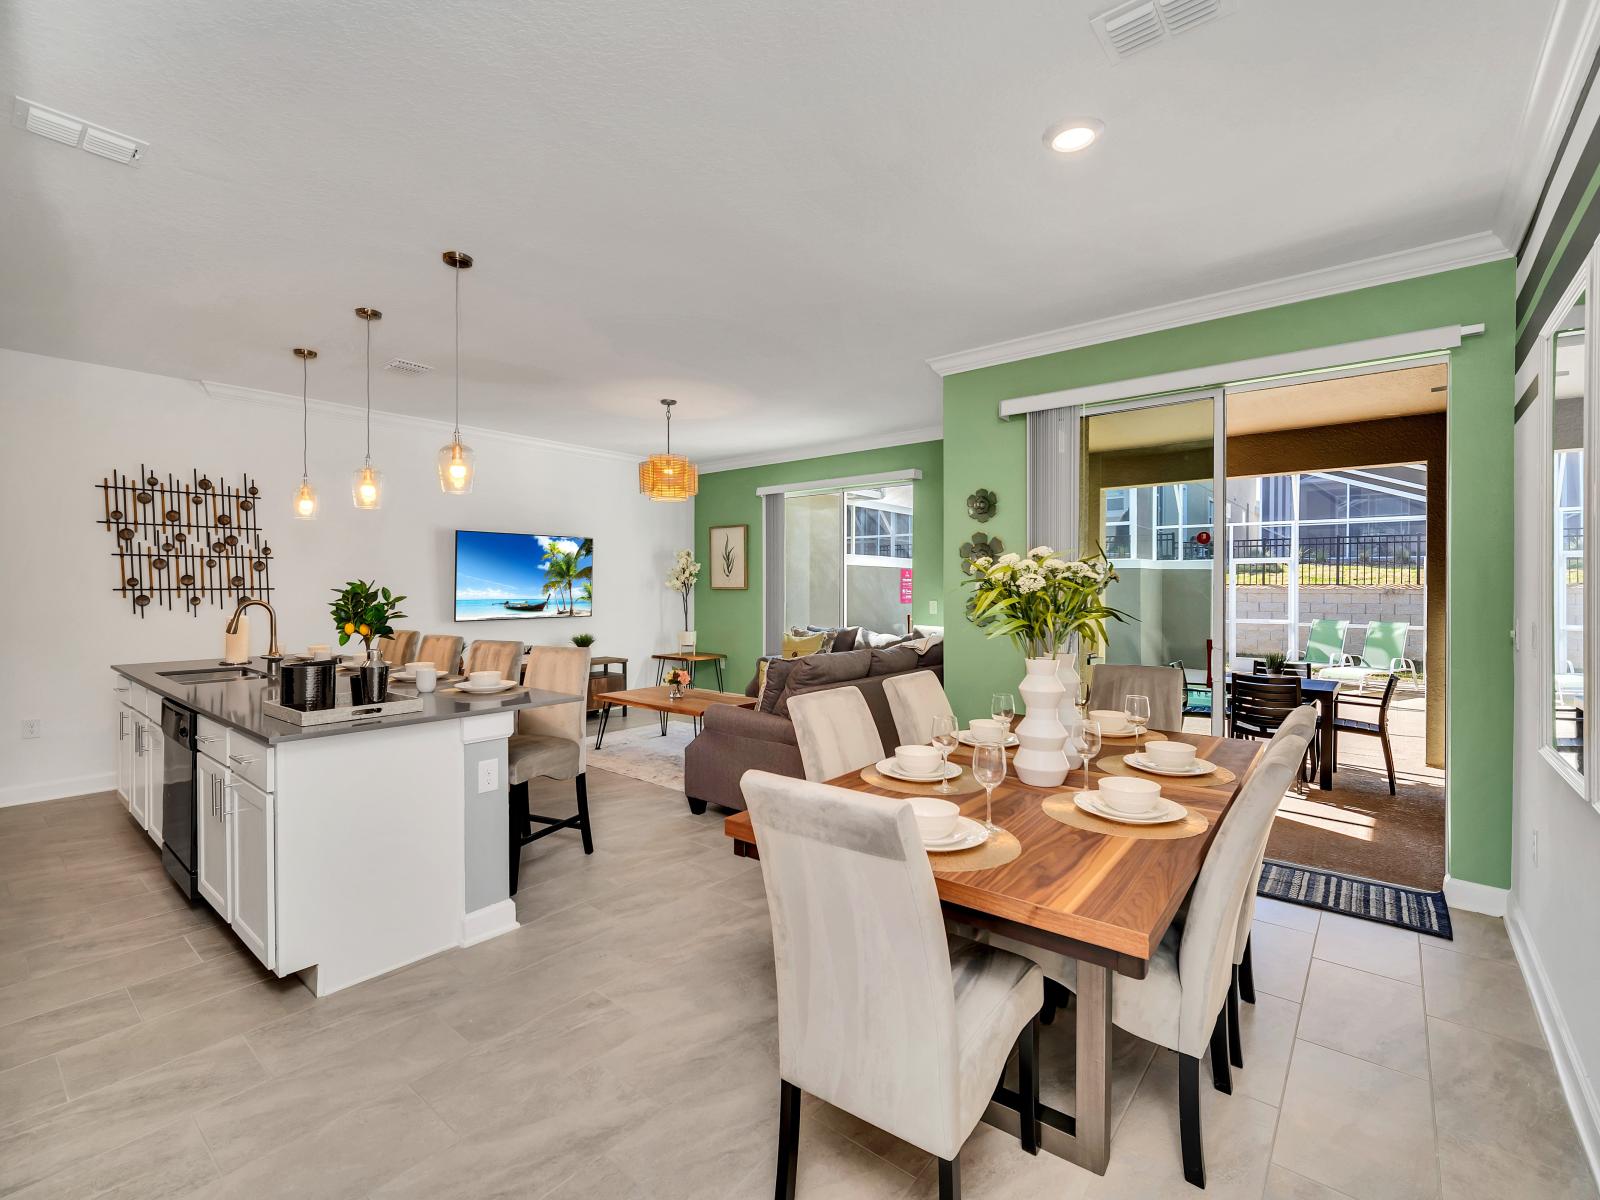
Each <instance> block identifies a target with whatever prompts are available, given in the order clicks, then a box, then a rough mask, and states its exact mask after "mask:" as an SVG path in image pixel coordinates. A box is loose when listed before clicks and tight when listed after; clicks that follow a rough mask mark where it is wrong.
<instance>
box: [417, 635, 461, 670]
mask: <svg viewBox="0 0 1600 1200" xmlns="http://www.w3.org/2000/svg"><path fill="white" fill-rule="evenodd" d="M411 661H412V662H431V663H432V664H433V665H434V666H435V667H437V668H439V674H441V675H454V674H455V673H456V671H457V670H458V669H459V668H460V666H461V639H460V638H458V637H456V636H455V635H454V634H451V633H429V634H425V635H424V636H423V638H422V641H421V642H420V643H418V645H417V649H416V657H415V658H413V659H412V660H411Z"/></svg>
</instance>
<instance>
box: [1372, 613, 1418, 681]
mask: <svg viewBox="0 0 1600 1200" xmlns="http://www.w3.org/2000/svg"><path fill="white" fill-rule="evenodd" d="M1410 632H1411V623H1410V622H1409V621H1368V622H1367V637H1366V640H1365V641H1364V642H1362V643H1361V665H1362V666H1364V667H1372V668H1373V669H1374V670H1378V671H1387V670H1390V669H1391V668H1392V667H1393V666H1394V664H1395V660H1396V659H1401V658H1404V657H1405V656H1406V635H1407V634H1409V633H1410Z"/></svg>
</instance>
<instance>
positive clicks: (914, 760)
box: [894, 746, 939, 775]
mask: <svg viewBox="0 0 1600 1200" xmlns="http://www.w3.org/2000/svg"><path fill="white" fill-rule="evenodd" d="M894 765H895V766H897V767H899V768H900V769H901V770H902V771H904V772H905V773H906V774H907V775H932V774H933V773H934V772H935V771H937V770H938V769H939V752H938V751H937V750H935V749H934V748H933V747H932V746H896V747H895V748H894Z"/></svg>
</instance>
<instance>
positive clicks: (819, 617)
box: [783, 483, 913, 633]
mask: <svg viewBox="0 0 1600 1200" xmlns="http://www.w3.org/2000/svg"><path fill="white" fill-rule="evenodd" d="M912 537H913V531H912V485H911V484H910V483H885V484H872V485H862V486H855V487H849V488H838V489H830V490H828V491H819V492H809V493H800V494H790V495H786V496H784V498H783V546H784V573H783V585H784V604H783V613H784V623H785V625H786V626H787V627H791V628H793V627H801V628H804V627H807V626H814V627H816V628H834V627H837V626H841V625H856V626H861V627H863V628H866V629H871V630H873V631H875V632H879V633H893V632H899V631H903V630H904V628H905V625H906V618H907V617H908V616H909V615H910V613H911V582H912V580H911V550H912Z"/></svg>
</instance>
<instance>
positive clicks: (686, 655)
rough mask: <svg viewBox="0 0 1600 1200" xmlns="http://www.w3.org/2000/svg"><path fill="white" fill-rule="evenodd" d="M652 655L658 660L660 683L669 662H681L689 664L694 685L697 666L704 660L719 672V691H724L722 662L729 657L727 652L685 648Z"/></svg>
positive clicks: (691, 685)
mask: <svg viewBox="0 0 1600 1200" xmlns="http://www.w3.org/2000/svg"><path fill="white" fill-rule="evenodd" d="M650 657H651V658H653V659H655V660H656V683H658V684H659V683H660V682H661V681H662V680H663V679H664V678H666V674H667V664H668V663H669V662H681V663H687V664H688V666H689V686H690V687H693V686H694V673H695V668H696V667H698V666H699V665H700V664H701V663H703V662H708V663H710V664H712V666H713V667H715V669H716V672H717V691H719V692H720V691H722V688H723V683H722V664H723V661H724V660H725V659H726V658H727V657H728V656H727V655H726V654H710V653H706V652H703V651H691V650H685V651H680V652H674V653H671V654H652V655H651V656H650Z"/></svg>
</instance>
